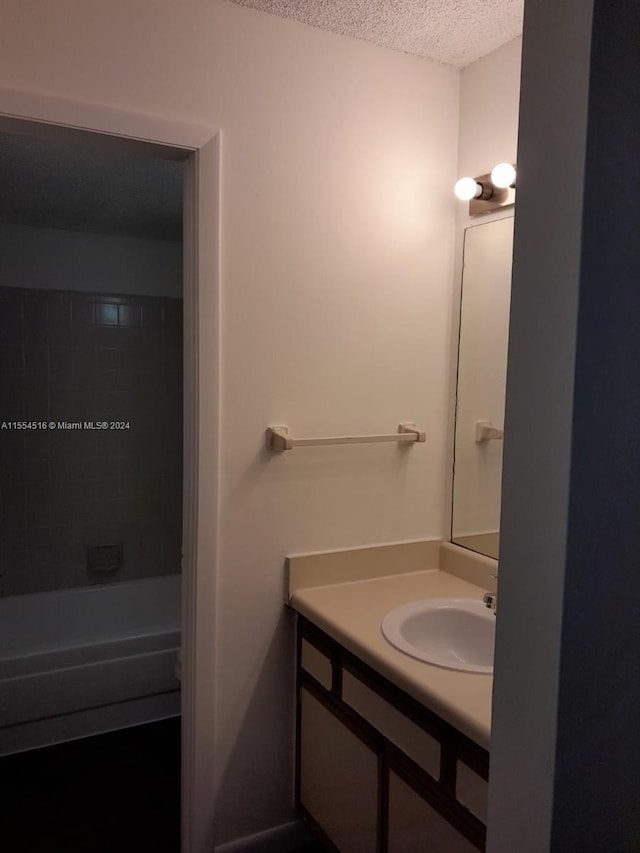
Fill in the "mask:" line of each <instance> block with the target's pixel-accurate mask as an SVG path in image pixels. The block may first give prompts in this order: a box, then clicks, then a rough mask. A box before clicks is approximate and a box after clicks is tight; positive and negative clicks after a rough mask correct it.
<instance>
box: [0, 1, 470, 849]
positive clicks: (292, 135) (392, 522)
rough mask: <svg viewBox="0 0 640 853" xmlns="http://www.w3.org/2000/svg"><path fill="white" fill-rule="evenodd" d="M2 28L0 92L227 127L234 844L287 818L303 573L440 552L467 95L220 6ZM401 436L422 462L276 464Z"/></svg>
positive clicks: (410, 62)
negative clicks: (305, 445)
mask: <svg viewBox="0 0 640 853" xmlns="http://www.w3.org/2000/svg"><path fill="white" fill-rule="evenodd" d="M2 19H3V26H2V36H3V40H4V42H5V43H4V45H3V46H2V50H0V84H2V85H4V86H9V87H14V88H24V89H30V90H36V91H44V92H51V93H54V94H56V95H59V96H62V97H67V98H71V99H77V100H84V101H90V102H97V103H101V104H107V105H110V106H113V107H117V108H121V109H125V110H132V111H139V112H144V113H149V114H157V115H161V116H167V117H171V118H175V119H179V120H183V121H193V122H197V123H201V124H203V123H204V124H207V123H208V124H211V125H212V126H219V127H220V128H221V129H222V141H223V154H222V288H223V290H222V312H223V317H222V326H223V342H222V343H223V353H222V360H223V361H222V395H223V396H222V494H221V501H222V502H221V507H222V529H221V543H220V547H221V568H220V575H219V581H218V601H217V610H218V625H219V637H218V652H217V654H218V661H219V665H218V672H217V685H218V713H217V720H216V725H217V731H216V736H217V744H218V766H219V786H218V793H217V796H218V821H219V823H218V832H217V836H218V841H219V842H223V841H225V840H227V839H230V838H234V837H239V836H242V835H246V834H248V833H251V832H255V831H258V830H260V829H263V828H265V827H268V826H271V825H274V824H277V823H279V822H282V821H285V820H287V819H289V817H290V816H291V806H292V787H293V771H292V760H293V644H292V632H291V629H292V618H291V614H289V613H285V612H284V609H283V606H282V596H283V584H284V571H283V561H284V557H285V555H286V554H288V553H292V552H300V551H308V550H315V549H325V548H340V547H344V546H353V545H367V544H372V543H377V542H381V541H396V540H404V539H413V538H422V537H428V536H441V535H444V534H445V526H446V515H447V513H446V509H445V506H446V501H445V495H446V490H447V488H448V486H447V482H448V476H449V474H448V464H447V463H448V450H449V446H450V444H449V438H448V411H449V401H450V384H449V370H448V368H449V364H450V351H451V327H452V313H451V305H452V263H453V242H454V227H453V226H454V217H455V208H454V201H453V198H452V194H451V186H452V184H453V182H454V180H455V177H456V140H457V121H458V75H457V74H456V73H455V72H452V71H450V70H448V69H444V68H440V67H436V66H433V65H431V64H429V63H427V62H424V61H421V60H418V59H415V58H411V57H409V56H406V55H404V54H400V53H394V52H391V51H386V50H383V49H380V48H376V47H374V46H371V45H369V44H366V43H364V42H360V41H355V40H353V41H352V40H349V39H346V38H343V37H339V36H336V35H332V34H329V33H326V32H323V31H321V30H319V29H315V28H310V27H305V26H304V25H302V24H299V23H297V22H293V21H287V20H282V19H278V18H276V17H272V16H268V15H264V14H262V13H258V12H255V11H252V10H248V9H245V8H242V7H238V6H237V5H235V4H228V3H223V2H216V0H207V1H206V2H196V0H189V2H183V3H180V4H177V3H174V2H169V0H137V2H136V3H135V4H134V8H132V4H131V2H130V0H109V2H107V0H60V2H58V3H56V4H55V8H54V6H53V5H52V4H50V3H47V2H46V0H31V2H29V3H25V2H24V0H3V2H2ZM204 370H206V365H205V366H204ZM402 420H415V421H416V422H417V423H418V424H419V425H420V426H421V427H423V428H424V429H426V431H427V443H426V444H425V445H420V446H415V447H412V448H411V449H410V450H409V451H408V452H407V451H406V450H399V449H397V448H395V447H389V446H363V447H339V448H319V449H307V450H298V451H293V452H291V453H290V454H288V455H286V456H277V455H272V454H269V453H268V452H266V451H265V450H264V430H265V427H266V426H267V425H268V424H271V423H276V424H288V425H289V426H290V428H291V430H292V431H293V432H294V434H295V433H298V434H302V435H304V434H310V433H315V434H323V433H327V434H331V433H341V432H369V431H371V432H378V431H382V432H387V431H389V430H393V429H395V427H396V424H397V423H399V422H400V421H402Z"/></svg>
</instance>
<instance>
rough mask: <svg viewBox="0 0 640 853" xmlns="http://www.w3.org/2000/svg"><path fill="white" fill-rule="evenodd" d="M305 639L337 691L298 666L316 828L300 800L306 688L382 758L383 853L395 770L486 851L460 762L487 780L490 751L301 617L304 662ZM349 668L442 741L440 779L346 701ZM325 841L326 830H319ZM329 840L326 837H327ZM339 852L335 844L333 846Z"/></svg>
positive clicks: (298, 737)
mask: <svg viewBox="0 0 640 853" xmlns="http://www.w3.org/2000/svg"><path fill="white" fill-rule="evenodd" d="M302 639H305V640H306V641H308V642H310V643H311V644H312V645H313V646H314V647H315V648H317V649H318V650H319V651H321V652H322V653H323V654H325V655H326V656H327V657H328V658H329V659H330V660H331V662H332V667H333V677H332V689H331V691H328V690H327V689H326V688H325V687H323V685H322V684H320V683H319V682H318V681H317V680H316V679H315V678H313V676H312V675H310V674H309V673H308V672H306V671H304V670H302V668H301V667H300V665H298V667H297V676H296V684H297V700H296V718H297V719H296V728H297V732H296V753H297V755H296V784H295V790H296V805H297V806H298V808H299V809H300V811H301V813H302V814H303V816H305V817H306V818H307V819H308V820H310V823H311V824H312V825H313V826H314V828H315V829H316V830H317V829H320V830H321V828H320V827H318V824H317V822H316V821H315V820H314V819H313V816H312V815H310V814H309V812H308V810H307V809H306V808H305V807H304V805H303V804H302V803H301V802H300V740H301V731H300V730H301V701H300V696H301V691H302V689H305V690H307V691H308V692H309V693H310V694H311V695H312V696H313V697H314V698H315V699H316V700H317V701H319V702H320V703H321V704H322V705H323V706H324V707H325V708H327V710H328V711H329V712H330V713H332V714H333V715H334V716H335V717H336V718H337V719H338V720H339V721H340V722H341V723H343V725H345V726H347V728H348V729H349V730H350V731H351V732H352V733H353V734H354V735H355V736H356V737H358V738H359V739H360V740H361V741H362V742H363V743H364V744H365V745H366V746H367V747H368V748H369V749H371V750H372V751H373V752H375V753H376V754H377V756H378V845H377V853H387V849H388V815H389V773H390V771H393V772H394V773H395V774H396V775H397V776H398V777H399V778H400V779H402V780H403V781H404V782H405V783H406V784H408V785H409V786H410V787H411V788H412V789H413V790H414V791H415V792H416V793H417V794H418V795H419V796H420V797H422V798H423V799H424V800H425V801H426V802H427V803H428V804H429V805H430V806H431V807H432V808H433V809H435V810H436V811H437V812H438V813H439V814H440V815H441V816H442V817H443V818H444V819H445V820H446V821H447V822H448V823H450V824H451V825H452V826H453V827H454V828H455V829H457V830H458V831H459V832H460V833H461V834H462V835H464V836H465V838H467V839H468V840H469V841H470V842H471V843H472V844H473V845H474V846H475V847H477V849H478V850H480V851H483V850H484V849H485V842H486V827H485V826H484V824H483V823H482V822H481V821H480V820H479V819H478V818H477V817H475V815H473V814H472V813H471V812H470V811H469V810H468V809H466V808H465V807H464V806H463V805H462V804H461V803H459V802H458V801H457V800H456V796H455V789H456V775H457V762H458V761H462V762H463V763H464V764H466V765H467V766H468V767H469V768H470V769H472V770H473V771H474V772H475V773H477V774H478V775H479V776H480V777H481V778H483V779H485V780H486V779H488V775H489V753H488V752H487V750H485V749H483V748H482V747H481V746H479V745H478V744H476V743H474V742H473V741H472V740H471V739H470V738H468V737H467V736H466V735H463V734H462V733H461V732H459V731H458V730H457V729H455V728H454V727H453V726H452V725H451V724H449V723H447V722H446V721H445V720H442V719H441V718H440V717H439V716H438V715H437V714H435V713H434V712H433V711H430V710H429V709H428V708H425V707H424V706H423V705H421V704H420V703H419V702H418V701H417V700H415V699H414V698H413V697H412V696H409V695H408V694H407V693H406V692H405V691H403V690H401V689H400V688H398V687H396V685H394V684H392V683H391V682H390V681H388V679H386V678H384V676H382V675H380V674H379V673H378V672H376V671H375V670H374V669H372V668H371V667H370V666H369V665H368V664H365V663H364V662H363V661H361V660H360V659H359V658H357V657H356V656H355V655H353V654H352V653H351V652H349V651H348V650H347V649H345V648H343V647H342V646H340V644H339V643H337V642H336V641H335V640H333V639H331V637H329V636H328V635H326V634H325V633H324V632H323V631H321V630H320V629H319V628H318V627H317V626H316V625H313V624H312V623H311V622H309V621H308V620H307V619H305V618H304V617H302V616H298V661H299V662H300V660H301V648H302ZM343 670H344V671H347V672H349V673H350V674H351V675H353V676H354V677H355V678H357V679H359V680H360V681H361V682H362V683H363V684H364V685H365V686H366V687H368V688H369V689H370V690H372V691H373V692H374V693H376V694H377V695H378V696H380V697H381V698H382V699H384V700H385V701H386V702H388V703H389V704H390V705H392V706H393V707H394V708H395V709H396V710H397V711H399V712H400V713H402V714H403V715H404V716H406V717H408V718H409V719H410V720H411V721H412V722H413V723H415V724H416V725H418V726H419V727H420V728H422V729H423V730H424V731H425V732H426V733H427V734H429V735H430V736H431V737H433V738H435V739H436V740H437V741H438V742H439V744H440V750H441V753H440V754H441V761H440V779H439V780H435V779H433V778H432V777H431V776H430V775H429V774H428V773H427V772H426V771H425V770H423V768H422V767H420V766H419V765H418V764H416V762H414V761H413V760H412V759H411V758H410V757H409V756H408V755H406V754H405V753H404V752H402V750H400V749H399V748H398V747H396V746H395V745H394V744H392V743H391V742H390V741H388V740H387V739H386V738H385V737H384V736H383V735H382V734H381V733H380V732H379V731H378V730H377V729H376V728H375V727H374V726H373V725H372V724H371V723H369V722H368V721H367V720H365V719H364V718H363V717H361V716H360V715H359V714H358V713H357V712H356V711H355V710H354V709H353V708H351V707H350V706H349V705H347V704H346V703H345V702H344V701H343V700H342V672H343ZM318 834H319V835H320V837H321V839H322V840H323V842H324V843H326V841H328V839H327V837H326V835H325V833H323V832H322V831H320V833H318ZM325 839H326V840H325ZM327 846H328V847H329V849H330V850H332V851H336V853H339V851H337V850H336V847H335V845H334V844H333V843H331V842H329V844H328V845H327Z"/></svg>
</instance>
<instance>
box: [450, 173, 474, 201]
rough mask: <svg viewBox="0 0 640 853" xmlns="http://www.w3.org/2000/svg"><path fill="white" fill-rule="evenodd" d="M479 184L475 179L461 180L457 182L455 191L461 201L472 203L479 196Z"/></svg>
mask: <svg viewBox="0 0 640 853" xmlns="http://www.w3.org/2000/svg"><path fill="white" fill-rule="evenodd" d="M478 187H479V184H478V183H477V182H476V181H475V180H474V179H473V178H460V180H459V181H456V185H455V186H454V188H453V191H454V193H455V195H456V198H459V199H460V201H470V200H471V199H472V198H475V197H476V195H477V194H478Z"/></svg>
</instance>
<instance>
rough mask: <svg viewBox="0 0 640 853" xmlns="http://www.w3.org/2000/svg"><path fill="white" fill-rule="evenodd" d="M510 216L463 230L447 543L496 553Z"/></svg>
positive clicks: (506, 332) (508, 279)
mask: <svg viewBox="0 0 640 853" xmlns="http://www.w3.org/2000/svg"><path fill="white" fill-rule="evenodd" d="M512 254H513V217H512V216H510V217H508V218H505V219H498V220H494V221H492V222H487V223H483V224H482V225H474V226H471V227H469V228H467V229H466V231H465V238H464V262H463V273H462V299H461V305H460V338H459V344H458V384H457V391H456V421H455V449H454V469H453V509H452V516H451V541H452V542H455V543H456V544H457V545H462V546H463V547H465V548H470V549H472V550H473V551H478V552H480V553H481V554H485V555H486V556H488V557H494V558H496V559H497V557H498V550H499V545H500V495H501V486H502V445H503V441H502V439H503V427H504V399H505V390H506V378H507V344H508V337H509V305H510V299H511V260H512Z"/></svg>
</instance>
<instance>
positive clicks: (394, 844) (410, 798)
mask: <svg viewBox="0 0 640 853" xmlns="http://www.w3.org/2000/svg"><path fill="white" fill-rule="evenodd" d="M387 849H388V853H478V851H477V848H476V847H474V845H473V844H471V842H470V841H467V839H466V838H465V837H464V835H461V834H460V833H459V832H458V830H457V829H455V828H454V827H453V826H452V825H451V824H450V823H448V822H447V821H446V820H445V819H444V818H443V817H442V816H441V815H440V814H439V813H438V812H437V811H436V810H435V809H434V808H432V807H431V806H430V805H429V804H428V803H427V802H426V801H425V800H423V799H422V797H420V796H419V795H418V794H416V792H415V791H414V790H413V788H411V787H410V786H409V785H407V784H406V782H403V781H402V779H400V777H399V776H397V775H396V774H395V773H393V772H392V773H390V774H389V843H388V848H387Z"/></svg>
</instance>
